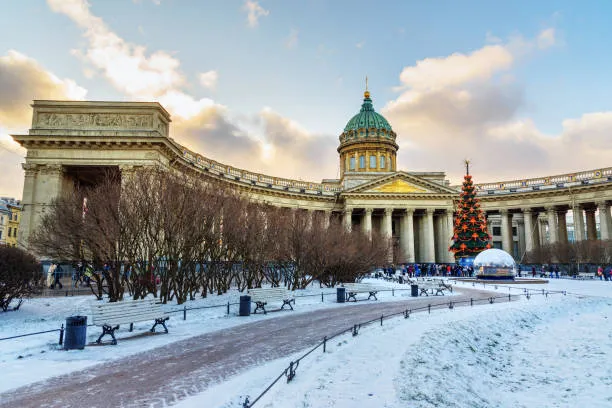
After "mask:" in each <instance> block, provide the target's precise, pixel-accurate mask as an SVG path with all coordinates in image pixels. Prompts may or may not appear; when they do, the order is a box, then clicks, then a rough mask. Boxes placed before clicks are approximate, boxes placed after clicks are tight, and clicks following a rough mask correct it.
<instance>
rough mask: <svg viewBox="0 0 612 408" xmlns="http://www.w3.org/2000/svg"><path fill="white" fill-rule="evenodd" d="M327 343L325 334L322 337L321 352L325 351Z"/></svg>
mask: <svg viewBox="0 0 612 408" xmlns="http://www.w3.org/2000/svg"><path fill="white" fill-rule="evenodd" d="M326 345H327V336H325V337H323V352H324V353H325V346H326Z"/></svg>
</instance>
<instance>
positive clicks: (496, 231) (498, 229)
mask: <svg viewBox="0 0 612 408" xmlns="http://www.w3.org/2000/svg"><path fill="white" fill-rule="evenodd" d="M493 235H501V227H493Z"/></svg>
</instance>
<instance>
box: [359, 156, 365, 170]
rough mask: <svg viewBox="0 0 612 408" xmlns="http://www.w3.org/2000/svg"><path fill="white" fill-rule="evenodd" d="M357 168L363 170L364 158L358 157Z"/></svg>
mask: <svg viewBox="0 0 612 408" xmlns="http://www.w3.org/2000/svg"><path fill="white" fill-rule="evenodd" d="M359 168H360V169H365V156H359Z"/></svg>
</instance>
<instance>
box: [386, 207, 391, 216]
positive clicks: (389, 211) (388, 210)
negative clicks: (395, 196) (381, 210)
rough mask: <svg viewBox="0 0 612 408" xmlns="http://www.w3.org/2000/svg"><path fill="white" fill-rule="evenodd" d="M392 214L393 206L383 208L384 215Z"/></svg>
mask: <svg viewBox="0 0 612 408" xmlns="http://www.w3.org/2000/svg"><path fill="white" fill-rule="evenodd" d="M391 214H393V208H385V215H391Z"/></svg>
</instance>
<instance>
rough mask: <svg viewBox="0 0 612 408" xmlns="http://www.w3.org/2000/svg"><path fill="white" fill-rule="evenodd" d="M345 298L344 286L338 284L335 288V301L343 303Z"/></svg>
mask: <svg viewBox="0 0 612 408" xmlns="http://www.w3.org/2000/svg"><path fill="white" fill-rule="evenodd" d="M345 300H346V288H344V287H342V286H338V287H337V288H336V302H337V303H344V301H345Z"/></svg>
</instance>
